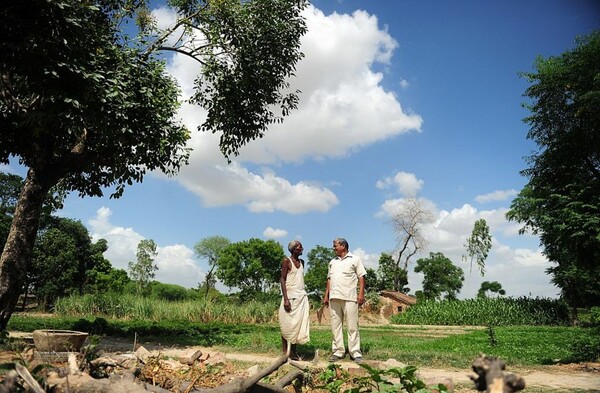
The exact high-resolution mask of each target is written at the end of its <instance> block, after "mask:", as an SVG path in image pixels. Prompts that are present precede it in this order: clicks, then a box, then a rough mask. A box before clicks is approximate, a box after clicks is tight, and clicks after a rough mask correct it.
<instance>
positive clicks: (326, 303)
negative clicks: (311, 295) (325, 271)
mask: <svg viewBox="0 0 600 393" xmlns="http://www.w3.org/2000/svg"><path fill="white" fill-rule="evenodd" d="M323 304H324V305H325V307H329V278H328V279H327V285H325V295H323Z"/></svg>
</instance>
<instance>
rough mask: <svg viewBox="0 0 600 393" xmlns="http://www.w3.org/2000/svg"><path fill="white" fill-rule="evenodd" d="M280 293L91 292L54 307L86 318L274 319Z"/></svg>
mask: <svg viewBox="0 0 600 393" xmlns="http://www.w3.org/2000/svg"><path fill="white" fill-rule="evenodd" d="M280 300H281V299H280V296H276V297H275V296H274V297H271V298H270V299H269V300H267V299H261V300H260V301H248V302H243V303H238V302H235V301H231V300H228V301H220V300H218V299H211V298H208V299H207V298H205V297H201V298H198V299H193V300H184V301H167V300H159V299H154V298H151V297H148V296H139V295H132V294H124V295H123V294H114V293H106V294H94V295H83V296H69V297H65V298H61V299H58V300H57V301H56V304H55V306H54V309H55V312H56V313H57V314H58V315H65V316H66V315H69V316H80V317H86V316H90V315H94V316H98V317H103V318H107V319H121V318H122V319H144V320H150V321H161V320H167V319H177V320H187V321H200V322H210V321H220V322H223V323H265V322H277V309H278V307H279V301H280Z"/></svg>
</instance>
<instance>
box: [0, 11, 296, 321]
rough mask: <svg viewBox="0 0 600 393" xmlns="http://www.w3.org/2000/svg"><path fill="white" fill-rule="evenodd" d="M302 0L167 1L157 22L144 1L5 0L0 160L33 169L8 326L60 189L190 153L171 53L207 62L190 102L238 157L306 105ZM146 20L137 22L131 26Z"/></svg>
mask: <svg viewBox="0 0 600 393" xmlns="http://www.w3.org/2000/svg"><path fill="white" fill-rule="evenodd" d="M307 4H308V3H307V1H304V0H260V1H242V2H240V1H239V0H218V1H211V2H206V1H195V0H170V1H169V2H168V4H167V5H169V6H170V7H171V9H172V11H173V12H174V15H176V21H175V23H174V25H173V26H171V27H167V28H165V29H158V28H157V23H156V22H155V21H154V20H153V18H152V14H151V12H150V11H149V8H148V2H146V1H144V0H97V1H93V2H92V1H88V0H84V1H81V0H59V1H46V0H31V1H27V2H23V1H21V0H5V1H4V2H3V5H2V7H0V18H1V19H2V20H3V23H1V24H0V52H1V53H2V56H1V57H0V129H2V132H1V133H0V163H4V164H6V163H8V162H9V160H10V159H11V158H15V159H17V160H18V161H19V163H20V164H21V165H24V166H25V167H27V169H28V173H27V178H26V180H25V183H24V186H23V190H22V192H21V194H20V195H21V196H20V198H19V201H18V202H17V205H16V209H15V215H14V218H13V221H12V224H11V229H10V234H9V236H8V240H7V242H6V246H5V248H4V252H3V254H2V257H1V259H0V283H1V284H0V329H2V328H4V327H5V326H6V324H7V323H8V319H9V318H10V315H11V314H12V310H13V308H14V303H15V302H16V298H17V297H18V295H19V291H20V288H21V286H22V285H23V283H24V281H25V275H26V267H27V261H28V259H29V257H30V255H31V252H32V249H33V244H34V242H35V237H36V233H37V229H38V225H39V220H40V214H41V208H42V203H43V201H44V200H45V197H46V195H47V193H48V192H49V191H50V190H51V189H52V188H53V187H59V188H60V190H61V191H62V192H77V193H78V194H79V195H80V196H82V197H84V196H103V195H104V192H106V190H107V189H108V190H109V191H110V193H111V197H115V198H118V197H120V196H121V195H122V194H123V192H124V189H125V187H126V186H128V185H131V184H133V183H134V182H141V181H143V179H144V176H145V175H146V173H147V172H148V171H157V170H158V171H161V172H163V173H165V174H167V175H174V174H176V173H177V172H178V171H179V170H180V168H181V167H182V166H184V165H186V164H187V162H188V158H189V153H190V151H189V149H188V147H187V142H188V140H189V138H190V131H189V130H187V129H186V128H185V126H183V125H182V124H181V123H180V122H179V121H178V120H177V111H178V109H179V106H180V104H181V101H180V100H181V97H180V94H181V92H180V89H179V86H178V85H177V82H176V81H175V80H174V78H173V77H171V76H170V75H168V74H167V73H166V65H165V60H164V55H165V52H168V51H174V52H176V53H182V54H185V55H187V56H189V57H192V58H194V59H196V60H198V78H197V79H196V82H195V83H196V84H195V92H194V93H193V95H192V97H190V98H189V99H190V101H191V102H192V103H195V104H198V105H200V106H201V107H203V108H204V109H205V110H206V111H207V118H206V121H205V123H204V124H202V125H201V126H200V129H201V130H204V131H209V132H212V133H221V138H220V149H221V151H222V152H223V154H224V155H225V157H226V158H227V159H230V158H231V157H232V156H235V155H237V154H238V151H239V149H240V148H241V147H242V146H243V145H244V144H246V143H247V142H249V141H251V140H253V139H256V138H260V137H262V136H263V135H264V132H265V131H266V129H267V128H268V126H269V125H271V124H273V123H277V122H281V121H282V119H283V117H284V116H286V115H287V114H289V112H290V110H292V109H294V108H296V105H297V103H298V92H295V91H288V90H289V87H290V85H289V78H291V77H293V76H294V71H295V67H296V64H297V62H298V61H299V60H300V59H301V58H302V54H301V52H300V49H299V48H300V38H301V36H302V35H303V34H304V33H305V32H306V25H305V22H304V19H303V18H302V16H301V13H302V11H303V9H304V8H305V7H306V6H307ZM134 22H136V23H137V24H134Z"/></svg>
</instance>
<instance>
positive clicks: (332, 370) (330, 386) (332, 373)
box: [315, 364, 350, 393]
mask: <svg viewBox="0 0 600 393" xmlns="http://www.w3.org/2000/svg"><path fill="white" fill-rule="evenodd" d="M349 376H350V374H349V373H348V371H346V370H343V369H342V368H341V367H340V365H339V364H330V365H328V366H327V367H326V368H325V369H324V370H323V372H321V373H320V374H319V375H318V377H317V379H318V380H319V381H320V382H321V383H323V385H318V386H315V389H324V390H326V391H328V392H329V393H339V392H340V389H341V386H342V385H343V384H344V382H345V381H347V380H348V379H349Z"/></svg>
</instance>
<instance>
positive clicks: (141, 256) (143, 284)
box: [129, 239, 158, 294]
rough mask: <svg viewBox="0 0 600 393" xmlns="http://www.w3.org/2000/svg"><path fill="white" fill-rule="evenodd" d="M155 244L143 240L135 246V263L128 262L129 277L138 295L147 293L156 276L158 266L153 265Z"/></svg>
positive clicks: (148, 240) (155, 253) (149, 240)
mask: <svg viewBox="0 0 600 393" xmlns="http://www.w3.org/2000/svg"><path fill="white" fill-rule="evenodd" d="M156 255H157V252H156V243H154V240H152V239H144V240H141V241H140V242H139V243H138V246H137V253H136V256H137V261H136V262H129V275H130V277H131V280H132V281H134V282H135V283H136V286H137V291H138V293H140V294H144V293H147V292H148V289H149V285H150V283H151V281H152V279H153V278H154V276H155V275H156V273H155V272H156V271H157V270H158V266H156V264H155V263H154V258H155V257H156Z"/></svg>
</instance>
